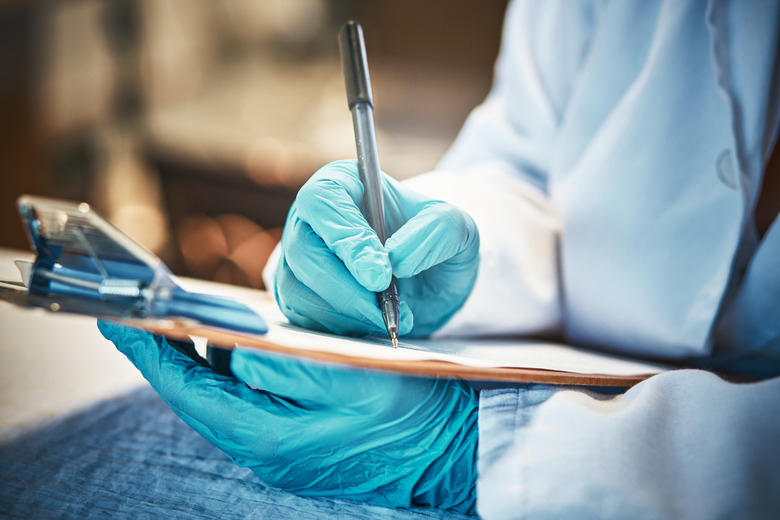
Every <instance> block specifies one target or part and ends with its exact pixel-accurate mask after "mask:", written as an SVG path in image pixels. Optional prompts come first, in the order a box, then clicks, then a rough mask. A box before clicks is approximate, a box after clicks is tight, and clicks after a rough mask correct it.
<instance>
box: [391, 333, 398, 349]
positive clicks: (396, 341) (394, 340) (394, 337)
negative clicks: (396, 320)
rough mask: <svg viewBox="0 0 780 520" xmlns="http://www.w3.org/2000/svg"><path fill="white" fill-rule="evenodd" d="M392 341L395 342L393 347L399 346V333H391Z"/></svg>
mask: <svg viewBox="0 0 780 520" xmlns="http://www.w3.org/2000/svg"><path fill="white" fill-rule="evenodd" d="M390 341H392V342H393V348H398V335H397V334H391V335H390Z"/></svg>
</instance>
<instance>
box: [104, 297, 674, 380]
mask: <svg viewBox="0 0 780 520" xmlns="http://www.w3.org/2000/svg"><path fill="white" fill-rule="evenodd" d="M260 294H262V296H260V299H261V300H262V301H263V304H262V307H263V308H262V309H261V312H263V314H264V317H266V318H267V319H268V318H269V316H268V314H269V306H274V309H275V304H274V303H273V302H272V301H271V299H270V297H268V296H267V295H266V294H265V293H260ZM119 321H120V322H122V323H125V324H128V325H131V326H135V327H139V328H142V329H145V330H148V331H150V332H153V333H155V334H159V335H163V336H166V337H170V338H173V339H177V340H183V341H190V340H192V338H193V337H195V338H203V339H205V341H207V342H208V344H209V345H211V346H215V347H220V348H225V349H232V348H235V347H236V346H241V347H249V348H257V349H260V350H263V351H267V352H274V353H280V354H285V355H292V356H297V357H300V358H304V359H308V360H313V361H318V362H324V363H335V364H339V365H346V366H351V367H357V368H365V369H370V370H381V371H390V372H397V373H402V374H408V375H418V376H440V377H457V378H462V379H466V380H470V381H488V382H493V381H494V382H506V383H546V384H558V385H578V386H583V385H584V386H616V387H630V386H633V385H635V384H637V383H639V382H641V381H643V380H645V379H647V378H649V377H651V376H653V375H655V374H657V373H660V372H662V371H664V368H663V367H662V366H661V365H655V364H648V365H647V366H648V367H650V368H651V369H649V370H648V371H647V373H635V374H628V375H626V374H620V375H615V374H599V373H581V372H575V371H566V370H550V369H540V368H531V367H522V366H498V365H496V366H474V365H470V364H468V363H460V362H458V361H457V356H456V357H455V358H452V357H449V358H448V359H446V360H445V359H438V358H436V356H433V357H432V358H430V359H414V360H409V359H406V358H404V357H402V356H399V357H398V359H395V358H394V356H393V350H394V349H392V347H390V346H387V349H388V352H387V355H386V356H383V357H381V358H376V357H372V356H361V355H360V354H357V355H356V354H354V353H349V354H345V353H343V352H338V351H333V350H328V349H322V348H314V347H313V346H312V348H308V346H307V341H306V338H305V337H304V338H302V339H301V341H299V342H297V344H296V345H294V346H291V345H289V344H285V343H286V342H280V341H275V339H274V335H273V334H272V332H273V331H274V327H276V326H278V325H277V324H275V322H274V316H270V319H268V321H269V328H270V331H269V334H268V335H253V334H246V333H241V332H235V331H230V330H224V329H217V328H213V327H206V326H203V325H201V324H198V323H196V322H193V321H190V320H177V319H165V320H143V321H132V320H119ZM292 334H295V332H294V331H293V332H292ZM301 334H302V335H315V336H316V335H318V334H317V333H313V332H311V331H307V332H305V333H304V332H301ZM349 340H350V341H356V342H360V341H361V340H360V339H359V338H350V339H349ZM399 349H403V347H399ZM453 359H454V360H453ZM658 367H660V368H658ZM672 368H673V367H668V369H672Z"/></svg>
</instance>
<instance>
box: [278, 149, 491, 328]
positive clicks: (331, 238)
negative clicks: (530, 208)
mask: <svg viewBox="0 0 780 520" xmlns="http://www.w3.org/2000/svg"><path fill="white" fill-rule="evenodd" d="M383 193H384V200H385V220H386V224H387V232H388V236H389V238H388V239H387V242H386V243H385V245H384V246H382V243H381V242H380V241H379V238H378V237H377V236H376V233H374V231H373V230H372V229H371V227H370V226H369V225H368V223H367V222H366V220H365V218H364V217H363V214H362V207H363V185H362V184H361V183H360V179H359V176H358V170H357V163H356V162H354V161H339V162H335V163H331V164H329V165H327V166H325V167H323V168H322V169H320V170H319V171H318V172H317V173H315V174H314V175H313V176H312V178H311V179H309V181H308V182H307V183H306V184H305V185H304V186H303V187H302V188H301V190H300V192H299V193H298V196H297V198H296V200H295V203H294V204H293V206H292V208H291V209H290V213H289V215H288V217H287V222H286V224H285V228H284V234H283V236H282V246H281V251H282V255H281V261H280V263H279V267H278V269H277V273H276V293H275V295H276V300H277V302H278V304H279V306H280V308H281V309H282V312H283V313H284V314H285V316H287V318H288V319H289V320H290V321H291V322H293V323H295V324H297V325H300V326H303V327H308V328H312V329H317V330H327V331H331V332H335V333H337V334H353V335H361V334H379V335H382V334H386V330H385V326H384V322H383V321H382V315H381V312H380V311H379V308H378V306H377V302H376V296H375V293H376V292H378V291H382V290H384V289H386V288H387V287H388V286H389V285H390V279H391V276H392V275H395V276H396V278H397V279H398V284H397V287H398V293H399V297H400V300H401V307H400V310H401V316H400V324H399V333H400V334H402V335H403V334H412V335H416V336H424V335H428V334H430V333H432V332H434V331H436V330H437V329H439V328H441V326H442V325H444V323H445V322H446V321H447V320H448V319H449V318H450V317H451V316H452V315H453V314H454V313H455V311H457V310H458V309H459V308H460V307H461V306H462V305H463V302H464V301H465V300H466V297H467V296H468V295H469V293H470V292H471V289H472V287H473V286H474V281H475V279H476V275H477V267H478V264H479V234H478V232H477V228H476V225H475V224H474V221H473V220H472V219H471V217H470V216H469V215H468V214H466V213H465V212H463V211H461V210H459V209H457V208H456V207H454V206H452V205H451V204H447V203H445V202H442V201H436V200H431V199H428V198H426V197H424V196H422V195H420V194H418V193H416V192H414V191H412V190H410V189H408V188H406V187H404V186H403V185H402V184H400V183H398V182H396V181H394V180H393V179H391V178H389V177H387V176H384V192H383Z"/></svg>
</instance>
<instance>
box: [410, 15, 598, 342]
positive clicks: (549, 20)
mask: <svg viewBox="0 0 780 520" xmlns="http://www.w3.org/2000/svg"><path fill="white" fill-rule="evenodd" d="M556 3H561V4H562V5H560V6H555V5H552V4H556ZM544 4H545V5H542V3H538V2H537V3H533V2H524V1H515V2H512V3H510V5H509V8H508V11H507V14H506V18H505V28H504V35H503V41H502V45H501V53H500V55H499V57H498V61H497V63H496V73H495V78H494V84H493V88H492V89H491V92H490V94H489V95H488V97H487V99H486V100H485V101H484V103H482V104H481V105H480V106H479V107H477V108H476V109H475V110H474V111H473V112H472V113H471V115H470V116H469V118H468V119H467V121H466V123H465V124H464V127H463V129H462V130H461V132H460V134H459V135H458V138H457V139H456V140H455V143H454V144H453V146H452V148H451V149H450V150H449V151H448V152H447V153H446V154H445V156H444V157H443V159H442V161H441V162H440V164H439V165H438V166H437V170H436V171H435V172H433V173H430V174H426V175H423V176H420V177H417V178H413V179H411V180H409V181H407V184H408V185H410V186H411V187H412V188H413V189H416V190H417V191H420V192H423V193H425V194H427V195H429V196H431V197H433V198H436V199H443V200H446V201H447V202H450V203H452V204H455V205H456V206H458V207H460V208H461V209H463V210H465V211H466V212H468V213H469V214H470V215H471V216H472V217H473V218H474V220H475V222H476V224H477V228H478V229H479V234H480V267H479V272H478V275H477V281H476V283H475V287H474V289H473V291H472V293H471V295H470V296H469V298H468V300H467V301H466V303H465V304H464V306H463V307H462V308H461V310H460V311H459V312H458V313H456V314H455V315H454V316H453V317H452V319H451V320H450V321H449V322H448V323H447V324H445V326H444V327H443V328H442V329H441V330H440V331H438V332H437V334H438V335H461V336H462V335H488V334H526V335H528V334H534V335H554V334H558V333H559V332H560V327H561V319H562V318H561V301H560V282H559V276H558V237H559V232H560V229H559V228H560V226H559V223H558V218H557V217H556V215H555V214H554V212H553V211H552V209H551V205H550V202H549V199H548V197H547V194H546V190H547V169H548V163H549V161H550V160H551V157H552V156H553V155H554V154H553V153H551V152H552V149H553V147H554V141H555V139H556V135H557V132H558V128H559V126H560V121H561V118H562V115H563V113H564V111H565V107H566V103H567V99H568V97H569V89H570V88H571V85H572V84H573V83H574V79H575V77H576V76H577V73H578V70H579V68H580V67H581V64H582V60H584V59H585V56H586V54H587V47H588V45H589V40H590V38H591V35H592V32H593V18H594V17H593V13H592V12H591V9H592V7H591V6H590V4H589V3H587V2H577V3H576V4H571V3H568V2H557V1H552V2H545V3H544ZM563 4H565V5H563ZM561 30H564V31H565V32H566V34H567V38H565V39H561V38H559V36H560V31H561ZM552 42H555V44H552Z"/></svg>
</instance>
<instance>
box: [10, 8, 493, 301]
mask: <svg viewBox="0 0 780 520" xmlns="http://www.w3.org/2000/svg"><path fill="white" fill-rule="evenodd" d="M505 8H506V0H484V1H481V2H474V1H471V0H425V1H422V2H421V1H415V0H374V1H371V2H365V1H363V2H361V1H359V0H284V1H278V0H221V1H213V0H70V1H68V2H58V1H53V0H18V1H13V0H10V1H5V2H3V3H2V6H1V7H0V114H2V117H0V224H1V225H0V247H11V248H19V249H29V244H28V243H27V239H26V237H25V236H24V231H23V228H22V226H21V223H20V221H19V217H18V215H17V212H16V207H15V200H16V198H17V197H18V196H19V195H20V194H22V193H29V194H37V195H44V196H50V197H57V198H64V199H70V200H76V201H86V202H89V203H90V204H92V205H93V207H95V208H96V209H97V210H98V211H99V212H101V213H102V214H103V215H104V216H106V217H107V218H109V220H111V221H112V222H113V223H114V224H115V225H116V226H118V227H119V228H120V229H122V230H123V231H125V232H126V233H127V234H129V235H130V236H132V237H134V238H135V239H136V240H138V241H139V242H141V243H142V244H143V245H145V246H146V247H147V248H149V249H150V250H152V251H153V252H154V253H156V254H157V255H158V256H160V257H161V258H162V259H163V261H164V262H165V263H166V264H168V265H169V267H171V269H172V270H173V271H174V272H175V273H177V274H179V275H184V276H192V277H196V278H202V279H208V280H216V281H221V282H228V283H232V284H237V285H243V286H248V287H256V288H263V285H262V279H261V272H262V268H263V266H264V265H265V261H266V259H267V256H268V254H269V253H270V252H271V250H272V248H273V247H274V245H275V244H276V242H277V241H278V239H279V236H280V235H281V227H282V225H283V223H284V218H285V216H286V213H287V210H288V208H289V206H290V204H291V203H292V201H293V199H294V197H295V193H296V192H297V190H298V188H299V187H300V186H301V185H302V184H303V183H304V182H305V181H306V179H307V178H308V177H309V176H310V175H311V174H312V173H313V172H314V171H316V169H317V168H319V167H320V166H321V165H323V164H325V163H327V162H329V161H331V160H336V159H344V158H354V157H355V145H354V140H353V133H352V123H351V116H350V113H349V111H348V108H347V105H346V97H345V93H344V83H343V77H342V73H341V65H340V62H339V56H338V44H337V39H336V34H337V32H338V29H339V27H340V26H341V25H342V24H343V23H344V22H346V21H347V20H349V19H355V20H357V21H359V22H360V23H361V25H362V26H363V29H364V33H365V39H366V47H367V52H368V57H369V66H370V70H371V76H372V83H373V88H374V99H375V102H376V108H375V116H376V123H377V140H378V145H379V151H380V160H381V163H382V167H383V170H385V171H386V172H387V173H389V174H391V175H392V176H394V177H396V178H399V179H403V178H406V177H408V176H410V175H414V174H417V173H422V172H424V171H427V170H429V169H431V168H433V167H434V166H435V164H436V163H437V161H438V159H439V158H440V157H441V155H442V154H443V153H444V152H445V151H446V149H447V147H448V146H449V144H450V143H451V141H452V139H453V138H454V137H455V135H456V134H457V132H458V129H459V128H460V126H461V124H462V123H463V121H464V119H465V118H466V116H467V115H468V113H469V111H470V110H471V109H472V108H473V107H474V106H476V105H477V104H478V103H479V102H480V101H482V99H484V97H485V95H486V94H487V92H488V90H489V87H490V83H491V76H492V72H493V65H494V61H495V57H496V54H497V50H498V44H499V39H500V32H501V23H502V19H503V15H504V10H505Z"/></svg>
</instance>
